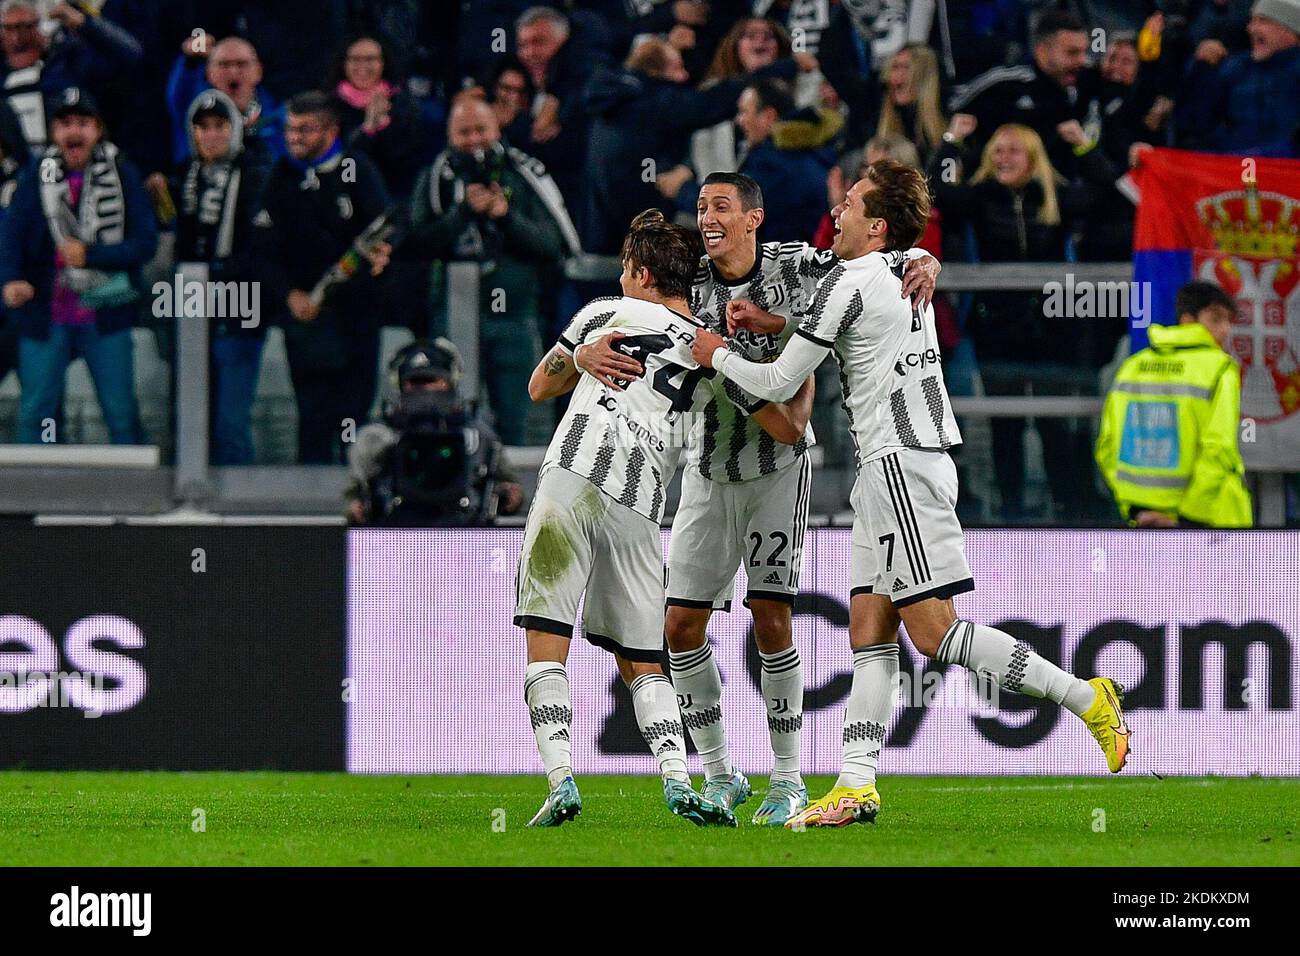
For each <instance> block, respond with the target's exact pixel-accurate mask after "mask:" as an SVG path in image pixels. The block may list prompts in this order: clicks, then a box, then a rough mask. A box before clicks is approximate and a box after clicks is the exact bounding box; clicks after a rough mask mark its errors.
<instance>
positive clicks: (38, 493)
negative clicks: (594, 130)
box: [0, 255, 1286, 527]
mask: <svg viewBox="0 0 1300 956" xmlns="http://www.w3.org/2000/svg"><path fill="white" fill-rule="evenodd" d="M182 268H183V269H185V270H189V271H187V272H186V277H187V278H194V279H196V280H198V281H202V280H203V277H202V276H199V275H198V273H197V271H194V270H195V269H196V268H201V267H193V266H189V265H187V266H184V267H182ZM621 271H622V270H621V264H620V263H619V260H618V259H617V258H616V257H613V256H593V255H582V256H579V257H576V258H574V259H571V260H569V261H567V262H566V263H565V268H564V273H565V276H566V278H569V279H571V280H576V281H584V282H611V281H615V280H616V279H617V278H618V275H619V274H620V272H621ZM1067 274H1068V275H1071V276H1073V279H1074V281H1075V283H1080V282H1093V283H1121V282H1128V281H1130V279H1131V277H1132V266H1131V264H1130V263H1127V262H1107V263H1073V262H1072V263H1066V262H1034V263H990V264H974V263H948V264H946V265H945V266H944V269H943V272H942V273H941V274H940V277H939V290H940V291H943V292H974V291H990V290H996V291H1038V292H1042V291H1043V289H1044V288H1045V287H1046V286H1047V285H1048V284H1049V283H1053V282H1061V281H1062V280H1063V278H1064V277H1065V276H1066V275H1067ZM447 280H448V281H447V290H448V291H447V295H448V310H447V311H448V316H449V329H448V332H449V334H450V336H451V337H452V339H453V340H454V341H455V342H456V343H457V345H458V346H459V348H460V350H461V353H462V357H463V359H464V362H465V376H464V381H466V382H477V381H478V380H479V378H478V367H479V349H478V314H479V313H478V302H479V280H480V269H479V266H478V264H477V263H469V262H466V263H452V264H449V266H448V274H447ZM179 326H180V328H179V330H178V342H177V350H176V356H177V358H176V362H177V367H176V383H177V385H176V395H175V401H176V432H175V459H174V464H173V465H172V466H170V467H167V466H160V465H159V461H160V459H159V449H157V448H156V447H150V448H136V449H123V448H112V447H110V446H89V445H82V446H53V447H36V446H26V447H24V446H0V483H2V484H0V487H3V488H4V489H5V491H4V494H3V498H2V499H0V511H2V512H3V513H8V514H35V515H39V514H43V513H65V514H66V513H69V512H72V513H81V514H87V515H90V514H96V515H109V514H142V515H149V514H155V515H157V514H163V513H166V512H169V511H170V510H172V509H176V508H178V509H179V510H180V511H181V512H182V513H185V514H200V515H201V514H203V513H227V514H230V513H237V514H262V513H265V514H275V513H280V514H311V513H316V514H320V513H324V514H337V513H338V512H339V508H340V494H341V489H342V487H343V484H344V482H345V469H344V468H342V467H341V466H339V467H330V466H325V467H322V466H299V465H253V466H241V467H224V468H223V467H213V466H211V465H210V464H209V460H210V459H209V439H210V436H209V434H208V421H209V418H208V368H209V366H208V336H209V325H208V321H207V319H206V318H204V317H198V318H187V319H186V321H185V322H182V323H179ZM1101 404H1102V400H1101V398H1099V397H1095V396H996V397H991V396H954V397H953V408H954V411H955V412H956V413H957V414H959V415H962V416H964V417H968V418H977V419H978V418H985V419H987V418H995V417H1012V418H1023V417H1034V418H1043V417H1055V418H1096V417H1097V416H1099V415H1100V413H1101ZM358 424H360V423H358ZM541 451H542V449H540V448H522V449H511V450H510V455H511V460H512V462H514V463H515V464H516V466H517V467H520V468H524V469H535V468H536V465H537V463H539V462H540V459H541ZM1089 464H1090V463H1089ZM1253 479H1254V482H1255V485H1254V490H1255V492H1256V494H1257V497H1258V507H1259V525H1260V526H1261V527H1281V526H1282V525H1283V524H1284V523H1285V515H1286V494H1285V487H1284V484H1283V476H1282V475H1280V474H1270V473H1263V474H1258V475H1255V476H1253Z"/></svg>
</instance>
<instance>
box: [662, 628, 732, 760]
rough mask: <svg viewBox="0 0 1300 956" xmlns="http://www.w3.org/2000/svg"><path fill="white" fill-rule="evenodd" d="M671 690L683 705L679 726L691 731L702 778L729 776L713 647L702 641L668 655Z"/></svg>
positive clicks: (718, 680)
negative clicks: (701, 769) (699, 761)
mask: <svg viewBox="0 0 1300 956" xmlns="http://www.w3.org/2000/svg"><path fill="white" fill-rule="evenodd" d="M668 668H669V670H671V671H672V675H673V687H674V688H675V689H676V692H677V698H678V700H679V701H680V702H682V723H683V724H685V725H686V729H687V730H689V731H690V732H691V740H692V741H693V742H694V744H695V749H696V750H698V751H699V752H700V760H702V761H703V762H704V776H705V777H706V778H708V779H710V780H717V779H726V778H727V777H729V776H731V757H730V755H728V753H727V734H726V731H725V730H724V729H723V726H722V707H721V706H720V705H719V701H721V700H722V675H721V674H720V673H718V662H717V661H715V660H714V659H713V648H712V647H711V646H710V645H709V642H708V641H705V642H704V644H703V645H701V646H700V647H697V648H695V649H694V650H690V651H681V652H680V653H678V652H676V651H669V652H668Z"/></svg>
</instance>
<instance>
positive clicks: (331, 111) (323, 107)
mask: <svg viewBox="0 0 1300 956" xmlns="http://www.w3.org/2000/svg"><path fill="white" fill-rule="evenodd" d="M284 109H285V112H286V113H292V114H293V115H294V116H319V117H320V118H321V120H322V121H323V122H324V123H325V125H326V126H338V125H339V108H338V104H337V103H335V102H334V98H333V97H332V96H330V95H329V94H328V93H325V92H322V91H321V90H307V91H305V92H302V93H298V94H297V95H295V96H292V97H290V99H289V102H288V103H286V104H285V107H284Z"/></svg>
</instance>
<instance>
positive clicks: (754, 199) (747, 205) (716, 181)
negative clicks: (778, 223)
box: [700, 173, 763, 212]
mask: <svg viewBox="0 0 1300 956" xmlns="http://www.w3.org/2000/svg"><path fill="white" fill-rule="evenodd" d="M700 185H701V186H734V187H736V195H737V196H739V197H740V207H741V208H742V209H744V210H745V212H749V210H751V209H762V208H763V190H762V187H760V186H759V185H758V183H757V182H755V181H754V178H753V177H752V176H746V175H745V174H744V173H709V175H707V176H705V177H704V182H703V183H701V184H700Z"/></svg>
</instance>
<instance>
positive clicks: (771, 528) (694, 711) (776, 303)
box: [578, 173, 938, 826]
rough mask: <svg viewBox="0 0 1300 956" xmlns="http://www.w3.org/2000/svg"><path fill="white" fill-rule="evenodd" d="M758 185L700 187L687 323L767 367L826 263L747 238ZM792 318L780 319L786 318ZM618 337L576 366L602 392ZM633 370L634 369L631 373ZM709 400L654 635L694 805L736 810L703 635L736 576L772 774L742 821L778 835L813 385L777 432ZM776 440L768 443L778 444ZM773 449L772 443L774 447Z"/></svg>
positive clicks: (715, 179)
mask: <svg viewBox="0 0 1300 956" xmlns="http://www.w3.org/2000/svg"><path fill="white" fill-rule="evenodd" d="M763 216H764V213H763V194H762V191H761V190H760V188H759V186H758V183H756V182H755V181H754V180H753V179H751V178H750V177H749V176H745V175H743V174H740V173H712V174H710V175H709V176H708V177H706V178H705V180H704V184H703V186H702V187H701V189H700V195H699V200H698V203H697V208H696V217H697V219H696V221H697V224H698V226H699V230H700V235H701V237H702V238H703V241H704V249H705V253H706V255H705V256H704V257H703V258H701V260H700V268H699V271H698V272H697V273H696V276H695V283H694V287H693V288H692V290H691V308H692V312H693V314H694V316H695V318H696V320H697V321H698V322H699V323H700V324H702V325H704V326H705V327H707V328H710V329H713V330H714V331H717V332H721V331H722V330H723V329H724V328H726V327H727V318H728V315H731V316H732V317H733V321H734V320H735V317H740V316H743V317H744V319H745V320H746V321H747V323H748V325H747V327H744V328H740V329H738V330H737V331H736V333H735V334H734V336H732V338H730V339H729V340H728V342H727V345H728V347H729V348H730V349H731V350H733V351H735V352H736V353H737V354H739V355H742V356H744V357H746V358H748V359H750V360H752V361H755V362H766V361H772V360H773V359H775V358H776V357H777V356H778V355H779V354H780V353H781V349H782V347H783V346H784V344H785V343H786V342H787V341H788V340H789V337H790V336H791V335H792V334H793V333H794V330H795V328H796V327H797V326H798V321H799V318H800V317H801V316H802V314H803V312H804V311H805V310H806V309H807V307H808V305H809V303H810V301H811V298H812V292H813V290H814V288H815V287H816V284H817V280H818V279H820V278H821V277H822V276H823V275H825V274H826V272H827V271H828V270H829V269H830V268H831V267H832V266H833V265H834V262H835V258H834V256H833V255H832V254H831V253H830V252H824V251H819V250H817V249H815V248H813V247H812V246H810V245H808V244H807V243H803V242H787V243H778V242H767V243H764V244H763V245H762V246H761V247H760V246H759V244H758V241H757V233H758V228H759V226H761V225H762V223H763ZM918 255H919V256H924V257H925V261H926V262H927V263H928V264H929V265H928V266H921V265H920V262H919V261H918V262H917V266H920V268H916V267H914V268H912V269H910V270H909V273H908V276H907V281H906V282H905V287H906V288H907V290H908V292H909V293H910V292H911V291H912V290H913V289H914V288H915V289H918V290H919V291H920V293H921V294H922V295H923V296H924V298H925V300H926V301H929V297H930V295H932V294H933V290H934V275H935V274H936V273H937V271H938V262H937V261H936V260H934V259H933V258H932V257H929V256H928V255H927V254H925V253H923V252H919V251H918ZM791 319H793V321H790V320H791ZM617 339H618V333H614V334H612V335H609V336H607V337H606V338H605V339H603V340H602V342H600V343H597V344H594V345H592V346H591V347H590V348H587V349H584V350H583V353H582V355H581V357H580V358H579V360H578V364H579V366H580V367H581V368H583V369H584V370H586V371H589V372H591V373H592V374H593V375H594V376H595V377H597V378H598V379H600V380H601V381H604V382H606V384H608V385H610V386H611V387H617V379H618V376H620V375H627V374H629V368H630V367H629V366H628V365H626V364H625V362H626V360H625V357H624V356H623V355H621V354H620V352H619V351H618V341H617ZM631 370H632V371H633V372H635V371H636V369H635V368H634V367H631ZM711 387H712V389H713V395H712V397H711V398H710V399H709V401H708V402H707V403H706V404H705V405H704V408H703V412H702V414H700V415H698V416H696V418H695V421H694V430H693V433H692V435H691V441H690V445H689V450H688V460H687V466H686V471H685V473H684V474H683V476H682V494H681V504H680V505H679V507H678V509H677V514H676V517H675V518H674V520H673V532H672V539H671V542H670V544H669V547H668V589H667V590H668V611H667V619H666V621H665V635H666V637H667V640H668V648H669V663H670V666H671V668H672V674H673V684H674V687H675V688H676V691H677V698H678V702H679V704H680V705H681V709H682V720H683V722H684V723H685V725H686V726H687V727H689V728H690V731H691V738H692V740H694V742H695V746H696V748H697V749H698V750H699V752H700V757H701V759H702V760H703V762H704V771H705V782H704V788H703V793H704V796H705V798H706V799H709V800H711V801H713V802H716V803H721V804H723V805H725V806H727V807H729V808H735V807H737V806H739V805H740V804H741V803H743V802H744V801H745V800H746V799H747V798H748V796H749V794H750V786H749V781H748V780H746V779H745V777H744V775H743V774H741V773H739V772H737V771H736V770H735V769H734V768H733V767H732V764H731V759H730V756H729V754H728V751H727V741H726V736H725V732H724V729H723V723H722V708H721V706H720V701H721V698H722V678H721V675H720V673H719V671H718V665H717V663H716V662H715V661H714V658H713V652H712V649H711V647H710V645H709V642H708V638H707V636H706V633H705V631H706V627H707V625H708V622H709V617H710V615H711V614H712V612H713V610H714V608H718V607H721V608H724V609H729V608H730V599H731V594H732V589H733V580H734V578H735V575H736V567H737V566H738V565H743V566H744V567H745V572H746V575H747V576H748V578H749V580H748V587H747V589H746V596H745V605H746V607H748V608H749V610H750V613H751V614H752V615H753V618H754V639H755V642H756V643H757V644H758V651H759V658H760V660H761V662H762V672H761V677H760V686H761V690H762V693H763V697H764V700H765V702H766V705H767V726H768V733H769V735H770V738H771V744H772V753H773V758H774V760H773V770H772V775H771V785H770V787H769V789H768V793H767V796H766V798H765V799H764V801H763V803H762V804H761V805H760V806H759V808H758V810H757V812H756V813H755V814H754V817H753V820H754V823H756V824H759V825H776V826H779V825H781V824H783V823H785V822H786V820H788V819H789V818H790V817H791V816H793V815H794V814H795V813H797V812H799V810H801V809H802V808H803V806H804V805H805V804H806V803H807V802H808V791H807V789H806V788H805V787H804V785H803V779H802V777H801V776H800V772H799V743H800V740H799V737H800V731H801V729H802V726H803V665H802V662H801V661H800V659H799V651H798V649H797V648H796V647H795V646H794V640H793V636H792V628H791V611H792V607H793V605H794V598H795V595H796V594H797V593H798V591H799V572H800V568H801V565H802V556H803V540H804V532H805V529H806V528H807V523H808V500H809V497H810V490H811V483H812V482H811V479H812V465H811V463H810V462H809V460H808V455H807V449H808V447H809V446H811V445H812V444H813V441H814V438H813V434H812V431H811V429H809V428H808V418H809V415H810V413H811V411H812V398H813V379H812V377H811V376H809V377H808V378H807V379H806V380H805V381H804V383H803V385H802V386H801V387H800V388H799V390H798V391H797V392H796V393H795V395H794V397H793V398H792V399H791V400H790V406H791V409H792V410H793V411H794V412H795V416H794V418H793V419H792V420H791V421H789V422H787V423H785V425H786V429H787V430H786V431H783V432H778V431H776V430H772V431H767V430H765V429H764V428H763V427H760V425H759V423H758V422H757V421H755V419H754V418H753V417H752V413H754V412H756V411H758V410H759V409H762V408H763V407H764V406H765V405H766V404H767V403H766V402H765V401H763V400H761V399H755V398H753V396H749V395H746V394H745V393H744V391H743V390H742V389H740V388H738V387H737V386H736V385H735V384H734V383H732V382H729V381H727V380H726V379H724V378H722V377H721V376H718V377H716V378H714V379H713V380H712V382H711ZM778 439H780V441H778ZM780 442H785V444H781V443H780Z"/></svg>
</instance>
